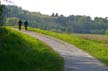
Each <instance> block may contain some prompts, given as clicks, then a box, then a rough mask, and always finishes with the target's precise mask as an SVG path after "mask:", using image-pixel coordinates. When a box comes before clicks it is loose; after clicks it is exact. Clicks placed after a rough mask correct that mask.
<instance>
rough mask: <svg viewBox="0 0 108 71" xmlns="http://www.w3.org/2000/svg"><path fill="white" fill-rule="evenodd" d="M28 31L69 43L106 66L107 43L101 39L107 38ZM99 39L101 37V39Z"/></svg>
mask: <svg viewBox="0 0 108 71" xmlns="http://www.w3.org/2000/svg"><path fill="white" fill-rule="evenodd" d="M29 30H31V31H34V32H38V33H42V34H46V35H50V36H53V37H56V38H58V39H61V40H64V41H66V42H68V43H71V44H73V45H75V46H77V47H78V48H80V49H82V50H84V51H86V52H87V53H89V54H90V55H92V56H94V57H95V58H97V59H98V60H100V61H101V62H103V63H104V64H106V65H108V42H107V39H105V40H104V39H102V38H103V37H104V38H107V36H102V35H101V36H98V35H95V37H92V36H91V35H89V37H88V35H77V34H63V33H56V32H51V31H45V30H41V29H34V28H29ZM97 36H98V37H97ZM99 37H101V39H100V38H99ZM94 38H95V39H94ZM98 38H99V39H98ZM103 41H104V42H103Z"/></svg>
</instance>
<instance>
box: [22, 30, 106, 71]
mask: <svg viewBox="0 0 108 71" xmlns="http://www.w3.org/2000/svg"><path fill="white" fill-rule="evenodd" d="M21 32H23V33H26V34H28V35H31V36H33V37H34V38H37V39H39V40H41V41H43V42H45V43H46V44H47V45H49V46H50V47H52V48H53V49H54V50H55V51H57V52H58V53H59V54H60V55H61V56H62V57H63V58H64V71H108V67H106V66H104V65H103V64H102V63H101V62H100V61H98V60H97V59H95V58H94V57H92V56H90V55H89V54H88V53H86V52H84V51H82V50H81V49H78V48H77V47H75V46H73V45H71V44H69V43H67V42H64V41H62V40H59V39H56V38H53V37H50V36H47V35H43V34H39V33H34V32H31V31H21Z"/></svg>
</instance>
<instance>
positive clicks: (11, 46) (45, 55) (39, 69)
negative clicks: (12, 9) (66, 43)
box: [0, 27, 63, 71]
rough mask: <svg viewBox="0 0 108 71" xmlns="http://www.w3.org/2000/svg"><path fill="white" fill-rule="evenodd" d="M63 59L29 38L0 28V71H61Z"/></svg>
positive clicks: (17, 32) (42, 44)
mask: <svg viewBox="0 0 108 71" xmlns="http://www.w3.org/2000/svg"><path fill="white" fill-rule="evenodd" d="M62 69H63V58H61V57H60V56H59V54H58V53H56V52H55V51H54V50H52V49H51V48H50V47H49V46H47V45H46V44H44V43H43V42H41V41H39V40H38V39H34V38H33V37H31V36H28V35H26V34H23V33H20V32H19V31H15V30H12V29H10V28H4V27H0V71H62Z"/></svg>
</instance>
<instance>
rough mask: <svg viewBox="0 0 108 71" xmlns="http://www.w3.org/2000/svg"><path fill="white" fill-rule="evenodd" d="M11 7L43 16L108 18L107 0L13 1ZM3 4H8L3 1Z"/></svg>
mask: <svg viewBox="0 0 108 71" xmlns="http://www.w3.org/2000/svg"><path fill="white" fill-rule="evenodd" d="M11 1H13V3H12V4H11V5H16V6H18V7H21V8H22V9H24V10H28V11H30V12H40V13H41V14H46V15H52V13H58V14H59V15H64V16H69V15H81V16H90V17H91V18H92V19H94V18H95V17H102V18H105V17H107V16H108V14H107V13H108V10H107V7H108V5H107V2H108V1H107V0H99V1H98V0H88V1H87V0H63V1H62V0H45V1H42V0H35V1H34V0H27V1H26V0H25V1H24V0H11ZM2 3H3V4H6V3H5V2H3V1H2Z"/></svg>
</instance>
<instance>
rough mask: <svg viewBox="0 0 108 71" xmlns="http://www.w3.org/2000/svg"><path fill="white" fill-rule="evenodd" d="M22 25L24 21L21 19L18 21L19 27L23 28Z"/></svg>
mask: <svg viewBox="0 0 108 71" xmlns="http://www.w3.org/2000/svg"><path fill="white" fill-rule="evenodd" d="M21 26H22V21H21V20H19V21H18V28H19V30H21Z"/></svg>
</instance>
